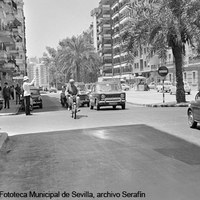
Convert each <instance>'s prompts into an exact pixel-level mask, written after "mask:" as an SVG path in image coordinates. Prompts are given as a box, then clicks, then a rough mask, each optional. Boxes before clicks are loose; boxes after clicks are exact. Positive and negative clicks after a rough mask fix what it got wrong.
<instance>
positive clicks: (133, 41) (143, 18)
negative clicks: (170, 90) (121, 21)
mask: <svg viewBox="0 0 200 200" xmlns="http://www.w3.org/2000/svg"><path fill="white" fill-rule="evenodd" d="M150 2H151V3H148V4H147V3H146V0H141V1H140V3H138V4H135V6H134V8H133V10H134V17H133V19H132V20H131V26H130V27H129V29H128V31H127V32H126V33H125V34H124V35H123V39H124V40H127V41H128V46H127V49H128V50H129V51H132V52H134V51H136V50H138V49H139V48H141V47H142V46H143V45H148V46H149V47H150V52H149V53H152V52H156V54H158V55H159V57H160V58H161V60H162V61H165V60H166V53H167V51H168V50H169V49H170V48H171V49H172V53H173V56H174V59H175V69H176V81H177V93H176V100H177V102H178V103H180V102H185V92H184V84H183V76H182V68H183V58H184V55H185V45H186V44H188V45H190V46H192V47H194V46H195V45H199V38H200V1H199V0H152V1H150ZM197 49H198V48H197Z"/></svg>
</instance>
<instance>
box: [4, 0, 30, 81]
mask: <svg viewBox="0 0 200 200" xmlns="http://www.w3.org/2000/svg"><path fill="white" fill-rule="evenodd" d="M23 5H24V3H23V0H15V1H14V0H1V1H0V79H1V83H4V82H5V81H6V82H8V83H10V84H11V83H12V84H13V83H14V82H15V81H16V80H18V79H17V77H19V76H21V77H23V76H24V75H25V74H26V73H27V70H26V37H25V17H24V11H23ZM15 78H16V79H15Z"/></svg>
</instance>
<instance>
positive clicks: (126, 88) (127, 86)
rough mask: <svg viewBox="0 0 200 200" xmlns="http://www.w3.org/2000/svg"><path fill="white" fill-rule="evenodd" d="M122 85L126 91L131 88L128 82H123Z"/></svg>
mask: <svg viewBox="0 0 200 200" xmlns="http://www.w3.org/2000/svg"><path fill="white" fill-rule="evenodd" d="M121 86H122V90H124V91H127V90H130V86H129V85H127V84H126V83H122V84H121Z"/></svg>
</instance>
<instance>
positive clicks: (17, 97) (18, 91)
mask: <svg viewBox="0 0 200 200" xmlns="http://www.w3.org/2000/svg"><path fill="white" fill-rule="evenodd" d="M15 94H16V104H18V103H20V96H21V88H20V86H19V85H18V84H17V85H16V87H15Z"/></svg>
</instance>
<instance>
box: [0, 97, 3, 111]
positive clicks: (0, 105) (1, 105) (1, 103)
mask: <svg viewBox="0 0 200 200" xmlns="http://www.w3.org/2000/svg"><path fill="white" fill-rule="evenodd" d="M2 108H3V99H2V98H0V110H1V109H2Z"/></svg>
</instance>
